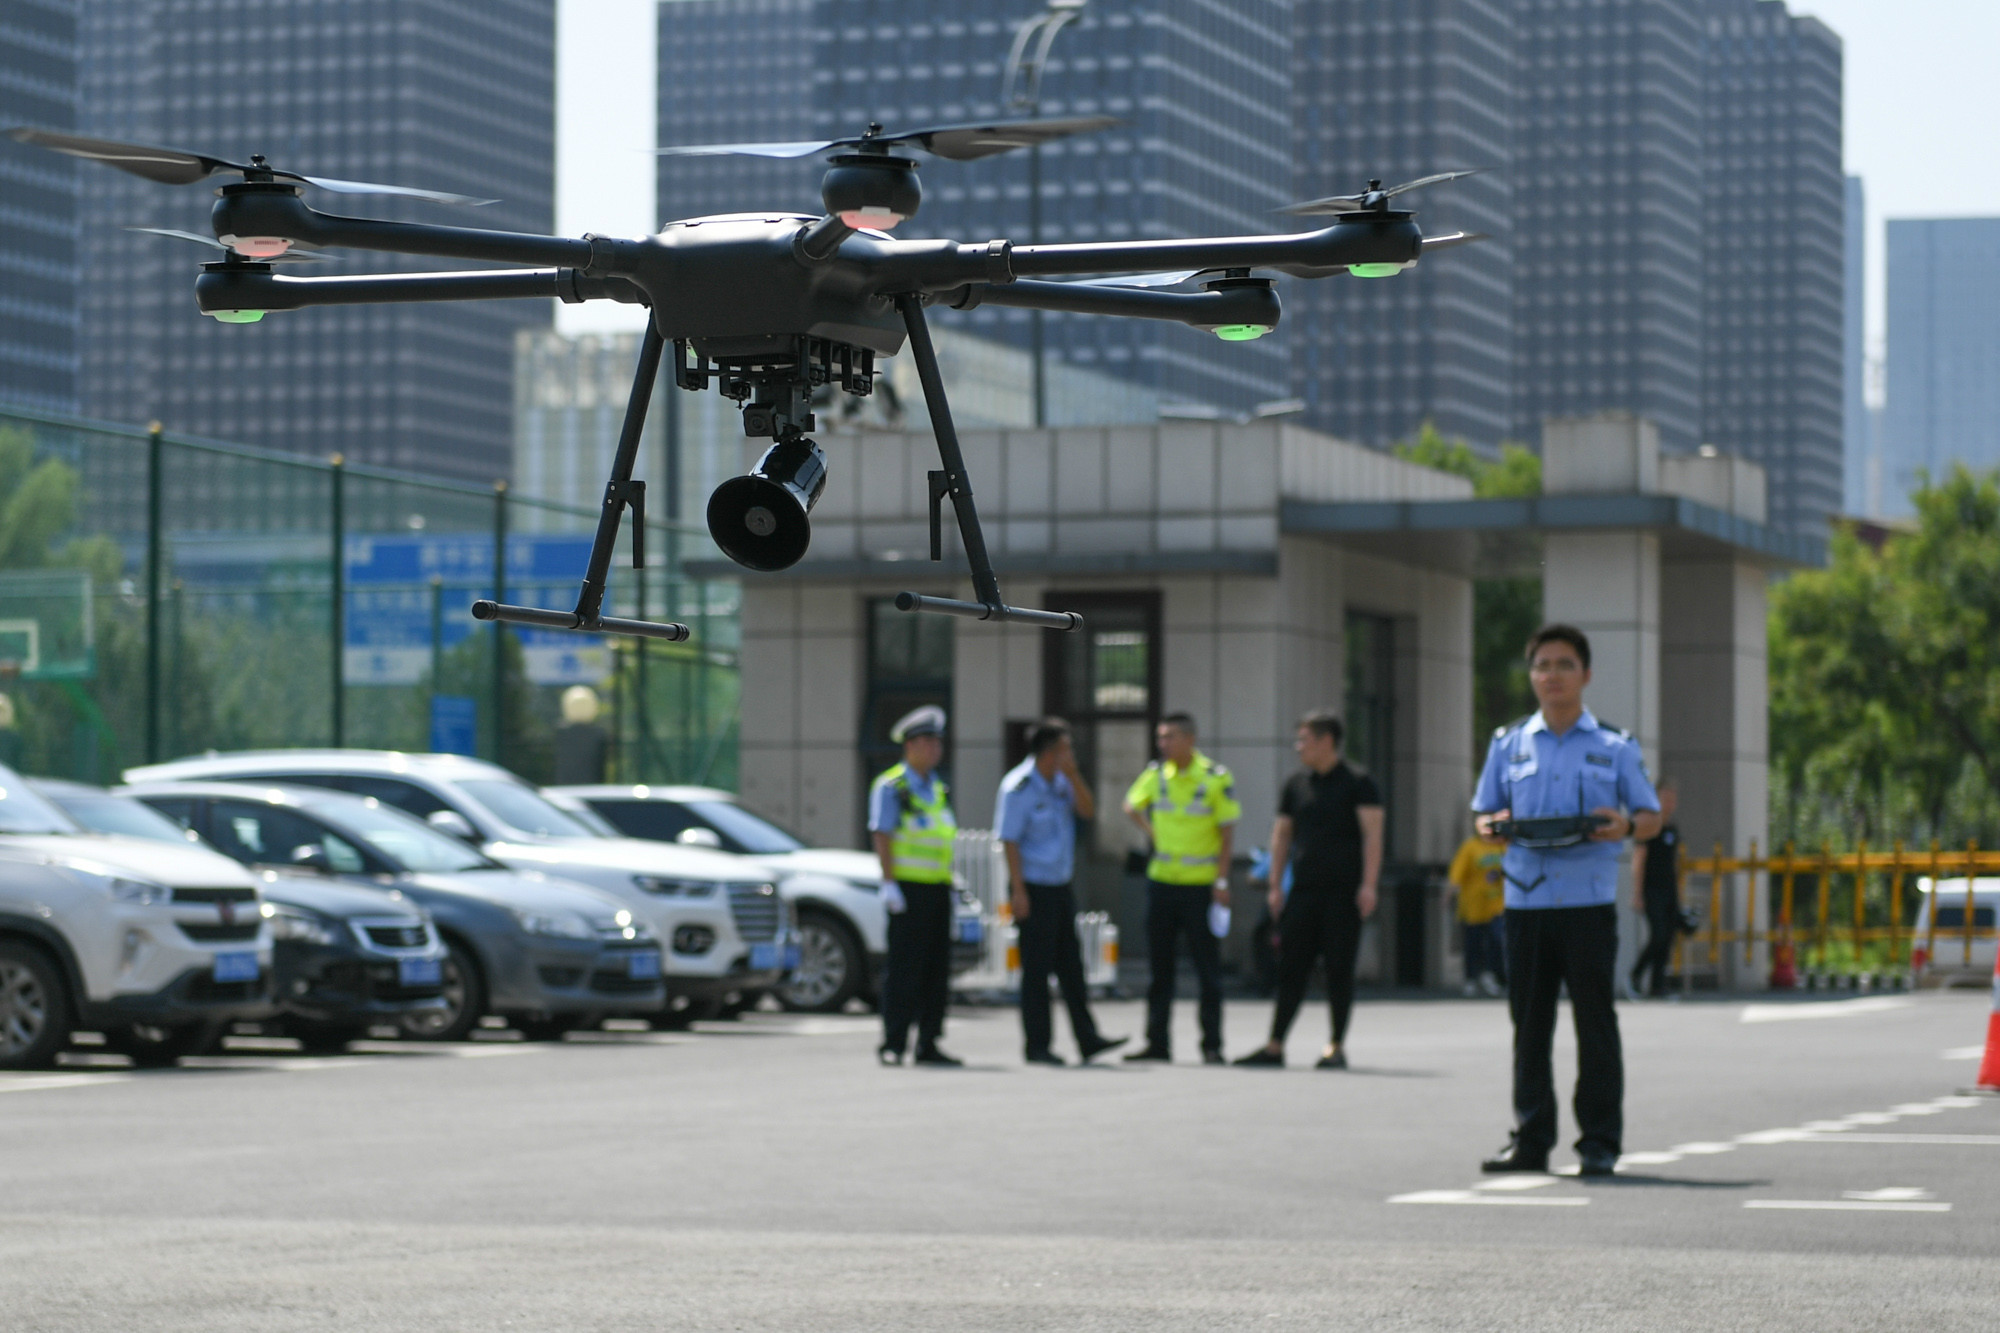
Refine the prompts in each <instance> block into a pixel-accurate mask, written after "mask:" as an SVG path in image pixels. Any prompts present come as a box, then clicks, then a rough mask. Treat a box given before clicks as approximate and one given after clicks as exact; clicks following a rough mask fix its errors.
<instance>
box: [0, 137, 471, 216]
mask: <svg viewBox="0 0 2000 1333" xmlns="http://www.w3.org/2000/svg"><path fill="white" fill-rule="evenodd" d="M8 137H10V138H12V139H15V140H18V141H19V142H21V143H25V144H34V145H36V146H37V147H41V148H47V149H51V150H53V151H55V152H58V153H67V154H69V155H70V156H71V157H80V158H83V159H85V160H86V161H90V162H102V163H104V165H106V166H108V167H116V168H118V169H119V170H120V171H128V172H130V173H131V174H133V175H134V176H143V177H145V178H146V179H147V180H149V181H157V182H159V183H160V184H161V185H194V184H197V183H198V182H201V181H205V180H207V179H208V178H209V177H210V176H213V175H214V174H215V173H216V172H218V171H234V172H237V173H238V174H240V175H241V176H242V177H243V178H244V179H245V180H284V181H299V182H301V183H303V184H306V185H315V186H318V187H319V188H320V189H322V190H331V191H332V192H333V193H335V194H395V195H404V196H407V197H408V198H411V199H428V200H430V201H431V202H433V203H439V204H466V205H471V206H477V205H481V204H492V203H498V202H499V201H498V200H496V199H474V198H473V197H472V196H471V195H465V194H449V193H446V192H445V191H443V190H420V189H417V188H416V187H415V186H411V185H376V184H372V183H370V182H368V181H344V180H334V179H331V178H329V177H326V176H301V175H299V174H298V173H297V172H295V171H280V170H278V169H277V168H276V167H272V166H269V165H267V164H266V163H265V161H264V159H263V158H262V157H261V156H258V157H253V158H251V159H250V164H249V165H248V166H245V165H243V164H241V163H238V162H230V161H227V160H225V159H223V158H219V157H208V156H206V155H205V154H202V153H190V152H186V151H183V150H182V149H179V148H155V147H150V146H148V145H146V144H136V143H118V142H115V141H113V140H111V139H86V138H84V137H83V136H81V135H76V134H58V133H57V132H56V131H54V130H38V129H35V128H33V127H31V126H29V127H23V128H21V129H17V130H10V131H8Z"/></svg>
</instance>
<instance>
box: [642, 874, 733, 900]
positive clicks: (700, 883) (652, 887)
mask: <svg viewBox="0 0 2000 1333" xmlns="http://www.w3.org/2000/svg"><path fill="white" fill-rule="evenodd" d="M632 882H633V883H634V884H637V885H638V886H639V887H640V888H642V889H644V890H645V891H646V892H647V893H657V894H659V895H660V896H661V897H663V898H713V897H714V896H715V892H716V888H717V885H716V883H715V881H714V880H709V879H674V878H673V877H672V876H669V875H634V876H632Z"/></svg>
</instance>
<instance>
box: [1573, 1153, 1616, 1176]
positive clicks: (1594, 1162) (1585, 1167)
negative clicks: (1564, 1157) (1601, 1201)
mask: <svg viewBox="0 0 2000 1333" xmlns="http://www.w3.org/2000/svg"><path fill="white" fill-rule="evenodd" d="M1577 1156H1578V1158H1579V1160H1578V1162H1577V1167H1576V1173H1577V1174H1578V1175H1579V1176H1612V1175H1616V1174H1618V1154H1617V1153H1615V1152H1607V1151H1605V1150H1604V1149H1603V1148H1588V1149H1585V1150H1584V1151H1583V1152H1581V1153H1579V1154H1577Z"/></svg>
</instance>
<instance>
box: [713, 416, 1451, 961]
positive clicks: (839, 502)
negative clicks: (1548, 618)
mask: <svg viewBox="0 0 2000 1333" xmlns="http://www.w3.org/2000/svg"><path fill="white" fill-rule="evenodd" d="M823 443H824V445H825V447H826V450H827V454H828V467H829V474H828V479H827V487H826V491H825V493H824V494H823V495H822V497H821V499H820V502H819V504H818V506H817V507H816V508H815V510H814V511H813V515H812V523H813V536H812V546H811V549H810V550H809V552H808V553H807V555H806V557H805V559H804V560H802V561H801V562H800V563H799V564H798V565H796V566H794V567H793V568H792V569H790V570H788V571H786V572H784V573H782V574H778V575H756V576H752V577H745V578H744V579H743V584H742V586H743V610H742V622H741V623H742V634H743V653H742V663H743V666H742V688H743V699H742V709H743V713H742V716H743V722H742V739H741V751H740V753H741V764H742V770H741V771H742V796H743V799H744V800H745V802H746V803H748V804H749V805H751V806H753V807H755V808H757V809H759V810H762V811H764V812H766V813H767V814H769V815H771V816H772V817H773V818H776V819H778V820H779V821H780V822H782V823H785V824H787V825H788V826H790V827H792V828H795V829H796V830H797V831H798V832H799V833H800V834H801V835H803V836H805V837H806V838H808V839H811V840H814V841H819V842H824V843H826V844H828V845H838V846H850V845H851V846H859V845H862V844H863V829H864V826H865V818H866V816H865V802H866V792H867V783H868V780H869V778H870V777H872V775H873V774H874V773H876V772H879V771H880V770H881V769H882V768H883V767H886V766H887V764H888V763H890V762H892V761H893V758H894V756H895V754H896V748H895V747H894V746H892V745H891V744H890V743H889V741H888V736H887V731H888V726H889V724H890V723H891V722H893V721H894V720H895V719H896V718H897V717H898V716H900V715H901V714H902V713H903V712H905V711H907V710H908V709H909V708H912V707H915V706H916V705H917V704H919V703H938V704H941V705H943V706H944V707H945V708H946V709H947V711H948V712H949V713H950V716H951V727H950V731H949V733H948V735H947V743H948V748H947V755H946V760H945V769H946V775H947V777H948V779H949V781H950V782H951V786H952V791H953V797H954V801H955V804H956V807H957V811H958V816H959V822H960V823H961V825H966V826H971V827H987V826H990V824H991V820H992V816H993V810H994V802H995V796H996V793H997V789H998V785H999V781H1000V777H1001V775H1002V774H1003V773H1004V772H1005V771H1006V769H1007V768H1008V767H1009V766H1010V765H1011V763H1013V762H1014V761H1016V760H1018V759H1019V758H1020V756H1021V754H1022V752H1023V740H1022V738H1023V736H1024V734H1025V729H1026V727H1027V726H1028V724H1030V723H1031V722H1032V721H1033V720H1034V719H1036V718H1038V717H1040V716H1043V715H1045V714H1050V713H1054V714H1056V715H1059V716H1062V717H1065V718H1067V719H1068V720H1069V721H1070V722H1071V724H1072V725H1073V726H1074V727H1075V729H1076V736H1077V750H1078V758H1079V763H1080V766H1081V767H1082V770H1083V772H1084V774H1085V776H1086V778H1087V779H1088V780H1089V781H1090V783H1091V784H1092V786H1093V787H1094V788H1095V790H1096V793H1097V796H1098V803H1099V815H1098V818H1097V819H1095V820H1094V821H1092V822H1091V824H1090V826H1089V827H1088V828H1086V829H1085V830H1084V831H1083V837H1082V841H1081V845H1080V849H1081V851H1082V853H1083V855H1082V856H1081V858H1080V864H1079V873H1078V880H1077V892H1078V900H1079V907H1080V908H1081V909H1082V910H1084V911H1087V912H1088V911H1099V912H1104V913H1106V914H1107V915H1108V916H1109V917H1110V918H1111V920H1112V921H1113V922H1114V923H1115V924H1116V925H1117V926H1118V928H1119V932H1120V939H1121V948H1122V951H1123V953H1124V955H1125V956H1126V957H1127V958H1131V957H1134V956H1137V955H1139V954H1141V953H1142V952H1143V950H1144V947H1145V923H1144V898H1143V884H1142V883H1141V882H1138V881H1136V880H1134V879H1133V878H1132V877H1131V876H1128V874H1127V873H1126V866H1127V859H1128V856H1130V855H1131V854H1132V853H1133V852H1135V851H1137V850H1138V844H1139V836H1138V832H1137V830H1136V829H1135V828H1133V827H1132V825H1131V824H1130V822H1129V821H1127V820H1126V819H1125V818H1124V816H1123V814H1122V813H1121V806H1122V802H1123V799H1124V795H1125V791H1126V789H1127V787H1128V786H1129V785H1130V784H1131V782H1132V780H1133V779H1134V778H1135V777H1136V776H1137V775H1138V773H1139V772H1140V771H1141V770H1142V769H1143V768H1144V767H1145V765H1146V764H1147V763H1148V762H1149V761H1150V760H1151V758H1152V731H1153V727H1154V725H1155V724H1156V723H1157V721H1158V720H1159V718H1160V717H1161V716H1162V715H1163V714H1165V713H1170V712H1181V711H1184V712H1188V713H1191V714H1193V716H1194V717H1195V719H1196V721H1197V724H1198V726H1199V728H1200V737H1199V742H1198V743H1199V745H1200V747H1201V749H1202V750H1203V751H1204V752H1206V753H1207V754H1209V755H1210V756H1212V757H1213V758H1215V759H1217V760H1219V761H1220V762H1222V763H1224V764H1227V765H1228V766H1229V767H1230V768H1231V769H1232V770H1233V771H1234V773H1235V774H1236V783H1237V796H1238V798H1239V799H1240V800H1241V802H1242V804H1243V808H1244V816H1243V820H1242V822H1241V823H1240V824H1239V825H1238V829H1237V839H1236V851H1237V854H1238V870H1237V879H1238V882H1239V884H1241V883H1242V878H1243V870H1242V866H1243V863H1244V862H1245V861H1246V860H1247V857H1248V853H1249V852H1250V850H1251V849H1252V848H1253V847H1258V846H1262V845H1265V844H1267V843H1268V841H1269V838H1270V827H1271V820H1272V818H1273V816H1274V815H1275V813H1276V806H1277V797H1278V790H1279V788H1280V786H1281V785H1282V783H1283V781H1284V779H1285V778H1286V776H1287V775H1289V774H1290V773H1291V772H1292V771H1293V770H1294V769H1295V767H1296V765H1297V759H1296V757H1295V755H1294V754H1293V751H1292V739H1293V733H1294V724H1295V722H1296V720H1297V718H1298V717H1299V715H1300V714H1302V713H1304V712H1305V711H1307V710H1308V709H1311V708H1315V707H1329V706H1330V707H1333V708H1335V709H1338V710H1340V711H1341V712H1342V713H1343V715H1344V716H1345V718H1346V721H1347V724H1348V728H1349V733H1350V734H1349V740H1348V754H1349V757H1350V760H1351V761H1353V762H1355V763H1357V764H1359V765H1361V766H1363V767H1365V768H1367V769H1368V770H1369V771H1370V772H1371V773H1373V774H1374V775H1375V777H1376V779H1377V781H1378V782H1380V783H1381V785H1382V788H1383V790H1384V793H1385V796H1386V798H1387V801H1388V806H1389V833H1388V842H1389V846H1388V855H1389V858H1390V859H1391V860H1392V861H1395V862H1404V863H1412V864H1428V865H1437V864H1441V863H1443V862H1445V861H1448V860H1449V858H1450V856H1451V853H1452V851H1453V849H1454V848H1456V846H1457V844H1458V842H1459V840H1460V839H1461V838H1462V837H1463V836H1464V835H1465V832H1466V829H1467V827H1468V822H1469V821H1468V816H1467V814H1466V802H1467V800H1468V799H1469V797H1470V794H1471V784H1472V778H1473V766H1474V756H1473V753H1472V736H1471V728H1472V677H1471V671H1472V625H1471V617H1472V593H1471V572H1472V571H1471V570H1470V569H1469V568H1439V567H1436V566H1435V565H1434V564H1430V563H1426V562H1425V561H1423V560H1421V559H1413V558H1411V557H1410V556H1409V555H1407V554H1397V553H1391V552H1388V551H1386V550H1382V549H1377V548H1376V547H1375V546H1374V545H1372V544H1371V543H1369V542H1366V541H1360V542H1357V541H1353V540H1350V539H1349V534H1328V533H1322V532H1317V531H1311V530H1305V529H1301V528H1297V527H1295V526H1294V525H1293V524H1292V522H1291V521H1290V519H1289V518H1288V514H1289V513H1290V512H1291V511H1293V510H1294V509H1297V508H1298V507H1299V506H1313V505H1327V504H1333V505H1339V504H1379V505H1387V506H1401V505H1408V504H1411V503H1423V502H1449V501H1469V500H1470V499H1471V488H1470V486H1469V484H1468V483H1467V482H1465V481H1464V480H1463V479H1461V478H1458V477H1455V476H1450V475H1447V474H1444V473H1440V472H1436V471H1433V470H1431V469H1428V468H1423V467H1419V466H1416V465H1414V464H1410V463H1406V462H1403V461H1401V460H1398V459H1396V458H1393V457H1391V456H1388V455H1385V454H1382V453H1379V452H1376V451H1374V450H1370V449H1367V448H1363V447H1361V446H1358V445H1353V444H1349V443H1347V442H1345V441H1342V440H1338V439H1335V438H1333V437H1331V436H1327V435H1322V434H1319V433H1316V432H1313V431H1308V430H1304V429H1302V428H1300V427H1297V426H1293V425H1288V424H1283V423H1278V422H1260V423H1252V424H1247V425H1239V424H1230V423H1222V422H1210V421H1200V422H1195V421H1162V422H1159V423H1156V424H1148V425H1144V426H1120V427H1107V428H1060V429H1053V430H1014V429H1009V430H987V431H972V432H967V433H966V434H965V435H964V436H963V446H964V450H965V454H966V458H967V462H968V464H969V467H970V471H971V476H972V479H973V485H974V488H975V493H976V495H977V498H978V503H979V507H980V514H981V518H982V520H983V522H984V525H985V528H986V538H987V544H988V546H989V548H990V550H991V551H992V554H993V558H994V563H995V566H996V568H997V570H998V572H999V574H1000V578H1001V583H1002V589H1001V590H1002V593H1003V594H1004V595H1005V597H1006V599H1007V600H1008V602H1010V603H1012V604H1015V605H1021V606H1044V607H1051V608H1055V609H1061V610H1075V611H1079V612H1081V613H1082V614H1083V616H1084V621H1085V626H1084V628H1083V629H1082V630H1081V631H1078V632H1075V633H1070V634H1058V633H1050V632H1048V631H1044V630H1036V629H1031V628H1026V627H1020V626H1010V625H988V624H984V623H982V622H978V621H966V620H956V619H950V618H946V617H942V616H924V615H909V614H906V613H903V612H899V611H897V610H895V609H894V606H893V599H894V598H895V595H896V594H897V593H898V592H902V591H910V592H917V593H926V594H933V595H939V596H950V597H966V596H969V595H970V584H969V582H968V581H967V579H966V575H965V569H966V566H965V563H964V560H963V557H962V554H961V553H960V552H959V551H958V550H957V549H956V533H955V531H954V529H952V527H951V526H950V525H949V524H947V527H946V540H947V544H948V545H947V552H946V555H947V559H946V560H945V561H944V562H943V563H940V564H933V563H931V562H930V561H929V560H928V558H927V556H928V547H929V527H928V515H927V509H926V500H927V495H928V492H927V489H926V482H925V473H926V470H927V469H928V468H929V467H931V466H934V460H935V457H936V453H935V447H934V445H933V443H932V440H931V438H930V436H929V435H928V434H926V433H919V432H892V431H879V432H865V433H860V434H853V435H849V434H841V435H832V436H828V437H826V439H825V440H824V441H823ZM753 454H754V448H746V452H745V466H746V467H747V466H748V465H749V462H750V461H752V459H753ZM732 572H736V571H734V567H733V566H729V565H725V564H722V563H720V562H716V563H714V564H712V565H710V564H698V565H693V566H691V567H690V569H689V573H690V574H693V575H696V576H698V577H699V576H712V575H717V574H725V573H732ZM1239 909H1240V910H1238V911H1237V912H1236V913H1235V915H1234V920H1233V929H1232V935H1231V938H1230V940H1229V941H1227V942H1226V945H1225V959H1226V960H1227V961H1228V962H1230V963H1232V964H1234V965H1236V966H1238V967H1245V966H1247V964H1248V962H1249V943H1250V941H1249V937H1250V932H1251V931H1252V930H1253V929H1254V928H1255V926H1256V923H1257V920H1258V917H1259V916H1260V915H1261V912H1262V904H1261V902H1260V901H1253V900H1252V899H1250V898H1249V897H1247V896H1246V897H1241V898H1239ZM1397 919H1398V922H1399V923H1400V922H1401V921H1402V917H1401V916H1398V918H1397ZM1413 932H1414V933H1413ZM1416 934H1421V936H1422V941H1423V947H1422V949H1421V951H1420V956H1421V958H1422V960H1423V961H1422V971H1423V977H1422V981H1423V982H1424V983H1425V984H1430V985H1444V984H1454V982H1455V977H1454V976H1453V975H1452V973H1451V968H1452V966H1454V963H1453V961H1452V959H1453V956H1452V955H1451V954H1450V952H1449V950H1448V947H1447V941H1448V939H1449V930H1448V923H1445V922H1443V921H1442V919H1441V917H1440V916H1439V913H1438V911H1437V908H1436V905H1435V904H1434V903H1432V904H1430V905H1428V906H1426V907H1424V908H1423V909H1422V910H1420V911H1419V912H1418V913H1417V914H1416V915H1415V916H1414V917H1413V918H1411V921H1410V925H1409V926H1408V927H1401V928H1399V930H1389V929H1384V928H1382V925H1381V922H1379V921H1378V923H1377V926H1376V927H1374V928H1371V930H1370V932H1369V935H1368V937H1367V939H1366V940H1365V941H1364V957H1363V960H1362V969H1363V975H1364V976H1366V977H1369V978H1371V979H1379V980H1394V979H1396V978H1397V977H1398V976H1399V975H1408V974H1409V970H1410V969H1409V967H1407V966H1405V967H1404V968H1403V969H1402V970H1401V972H1400V973H1399V968H1398V963H1397V961H1396V957H1397V956H1410V957H1416V956H1419V955H1418V954H1412V953H1410V951H1411V950H1412V949H1414V948H1415V947H1416V946H1415V944H1414V943H1413V939H1414V938H1415V935H1416ZM1399 940H1400V943H1398V941H1399ZM1398 950H1400V951H1402V953H1401V954H1400V955H1399V954H1397V953H1396V951H1398Z"/></svg>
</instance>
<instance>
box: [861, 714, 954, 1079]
mask: <svg viewBox="0 0 2000 1333" xmlns="http://www.w3.org/2000/svg"><path fill="white" fill-rule="evenodd" d="M944 725H945V716H944V709H942V708H939V707H937V706H936V705H935V704H925V705H924V706H923V707H922V708H918V709H914V710H913V711H911V712H909V713H907V714H905V715H904V716H903V717H901V718H899V719H898V720H897V722H896V725H895V726H894V727H892V728H890V730H889V739H891V740H893V741H895V742H896V743H897V744H899V745H901V746H902V747H903V762H902V763H900V764H896V765H894V766H893V767H891V768H889V769H887V770H886V771H884V772H883V773H882V775H881V776H880V777H878V778H876V779H875V781H874V784H873V785H872V786H871V787H870V788H869V790H868V831H869V833H870V835H871V836H872V838H873V841H874V844H875V854H876V856H878V857H879V858H880V859H881V862H882V902H883V905H884V906H885V907H887V908H888V909H889V957H888V960H887V963H886V965H885V967H884V971H883V980H882V1045H881V1047H880V1048H879V1049H878V1050H877V1052H876V1055H877V1058H878V1059H880V1060H881V1062H882V1063H883V1064H901V1063H902V1062H903V1054H904V1050H905V1047H906V1046H907V1044H908V1042H909V1038H910V1027H911V1025H912V1024H914V1025H915V1026H916V1029H917V1053H916V1063H917V1064H920V1065H956V1064H960V1063H962V1062H961V1061H960V1060H958V1059H957V1058H955V1057H953V1056H950V1055H947V1054H945V1052H944V1051H943V1050H942V1049H941V1048H940V1047H939V1046H938V1038H939V1037H941V1036H943V1035H944V1011H945V1005H946V1003H947V1001H949V999H950V998H951V916H952V913H951V854H952V843H953V841H954V840H955V838H956V836H957V833H958V819H957V817H956V816H955V815H954V814H953V813H952V809H951V794H950V792H949V791H948V790H946V788H945V783H944V779H943V778H942V777H940V776H938V771H937V766H938V763H939V761H940V760H942V759H943V758H944Z"/></svg>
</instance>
